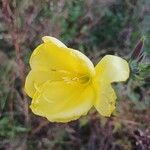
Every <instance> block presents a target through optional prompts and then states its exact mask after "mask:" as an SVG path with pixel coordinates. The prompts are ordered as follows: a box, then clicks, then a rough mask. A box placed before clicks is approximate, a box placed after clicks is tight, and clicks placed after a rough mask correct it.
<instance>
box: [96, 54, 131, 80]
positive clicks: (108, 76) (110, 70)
mask: <svg viewBox="0 0 150 150" xmlns="http://www.w3.org/2000/svg"><path fill="white" fill-rule="evenodd" d="M95 69H96V80H97V81H102V82H108V83H112V82H119V81H125V80H127V79H128V77H129V65H128V63H127V61H126V60H124V59H122V58H120V57H118V56H113V55H106V56H105V57H103V58H102V60H101V61H100V62H99V63H98V64H97V65H96V67H95Z"/></svg>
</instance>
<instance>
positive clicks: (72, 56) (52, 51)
mask: <svg viewBox="0 0 150 150" xmlns="http://www.w3.org/2000/svg"><path fill="white" fill-rule="evenodd" d="M30 66H31V68H32V69H34V70H35V69H36V70H43V69H44V70H63V71H69V72H72V73H73V74H94V73H95V69H94V66H93V64H92V62H91V61H90V60H89V59H88V58H87V57H86V56H85V55H83V54H82V53H81V52H79V51H76V50H73V49H70V48H67V47H59V46H56V44H51V42H47V40H45V43H43V44H41V45H39V46H38V47H37V48H36V49H35V50H34V52H33V54H32V56H31V59H30Z"/></svg>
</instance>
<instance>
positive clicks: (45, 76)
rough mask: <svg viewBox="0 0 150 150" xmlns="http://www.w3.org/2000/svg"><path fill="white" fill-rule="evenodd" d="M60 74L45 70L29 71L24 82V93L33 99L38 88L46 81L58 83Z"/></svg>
mask: <svg viewBox="0 0 150 150" xmlns="http://www.w3.org/2000/svg"><path fill="white" fill-rule="evenodd" d="M61 75H62V73H56V72H55V71H47V70H31V71H30V72H29V74H28V75H27V77H26V80H25V91H26V93H27V94H28V95H29V96H30V97H33V95H34V93H35V92H36V90H38V87H39V86H40V85H41V84H43V83H44V82H46V81H48V80H49V81H58V80H62V79H61Z"/></svg>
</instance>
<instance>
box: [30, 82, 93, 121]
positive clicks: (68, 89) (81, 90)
mask: <svg viewBox="0 0 150 150" xmlns="http://www.w3.org/2000/svg"><path fill="white" fill-rule="evenodd" d="M93 100H94V91H93V89H92V88H91V87H90V86H88V87H86V88H85V87H82V86H80V85H78V84H68V83H65V82H63V81H58V82H46V83H45V84H44V85H43V86H42V87H41V91H40V92H36V94H35V95H34V97H33V100H32V104H31V109H32V111H33V112H34V113H35V114H37V115H40V116H44V117H46V118H47V119H48V120H49V121H52V122H69V121H71V120H75V119H77V118H79V117H80V116H81V115H85V114H86V113H87V112H88V111H89V109H90V108H91V107H92V105H93Z"/></svg>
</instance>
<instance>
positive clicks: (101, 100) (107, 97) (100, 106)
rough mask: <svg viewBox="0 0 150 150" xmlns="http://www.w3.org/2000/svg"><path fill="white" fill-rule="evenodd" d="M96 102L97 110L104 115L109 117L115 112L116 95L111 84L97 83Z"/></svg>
mask: <svg viewBox="0 0 150 150" xmlns="http://www.w3.org/2000/svg"><path fill="white" fill-rule="evenodd" d="M95 89H96V96H97V98H96V101H95V104H94V106H95V108H96V109H97V111H98V112H99V113H100V114H101V115H103V116H107V117H109V116H110V115H111V113H112V112H113V111H114V110H115V101H116V94H115V92H114V90H113V88H112V87H111V85H110V84H104V83H103V84H102V83H101V84H98V83H95Z"/></svg>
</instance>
